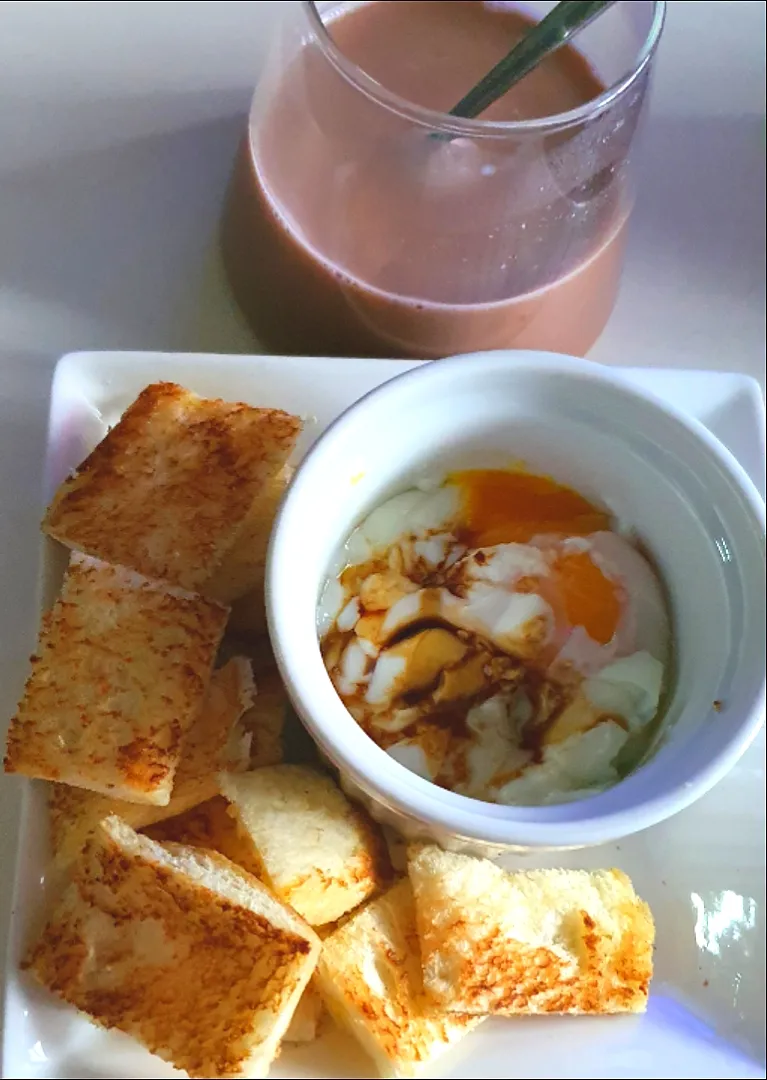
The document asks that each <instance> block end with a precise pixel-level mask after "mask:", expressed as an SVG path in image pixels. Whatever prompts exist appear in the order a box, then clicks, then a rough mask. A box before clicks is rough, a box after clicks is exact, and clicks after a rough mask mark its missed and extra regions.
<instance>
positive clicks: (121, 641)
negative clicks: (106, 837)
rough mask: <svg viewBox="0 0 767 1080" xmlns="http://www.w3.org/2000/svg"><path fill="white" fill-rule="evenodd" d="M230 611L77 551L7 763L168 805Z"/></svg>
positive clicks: (14, 724) (13, 730)
mask: <svg viewBox="0 0 767 1080" xmlns="http://www.w3.org/2000/svg"><path fill="white" fill-rule="evenodd" d="M226 615H227V611H226V608H224V607H222V606H221V605H219V604H217V603H215V602H214V601H211V600H206V599H203V598H202V597H201V596H198V595H196V594H194V593H189V592H185V591H184V590H182V589H179V588H176V587H174V586H170V585H168V584H166V583H161V582H157V581H151V580H149V579H148V578H145V577H142V576H141V575H140V574H137V573H135V572H134V571H132V570H127V569H125V568H124V567H121V566H111V565H109V564H108V563H103V562H99V561H98V560H96V559H91V558H89V557H88V556H85V555H80V554H78V553H77V552H75V553H73V555H72V557H71V559H70V563H69V569H68V570H67V574H66V576H65V578H64V584H63V587H62V591H61V595H60V597H59V599H58V600H57V601H56V603H55V604H54V606H53V608H52V610H51V611H50V612H49V613H48V614H47V615H45V616H44V618H43V623H42V629H41V633H40V639H39V642H38V649H37V655H36V656H34V657H33V658H32V665H33V666H32V674H31V675H30V677H29V679H28V681H27V686H26V690H25V693H24V697H23V698H22V701H21V703H20V705H19V709H18V713H17V715H16V716H15V717H14V719H13V720H12V721H11V726H10V729H9V732H8V745H7V753H6V758H5V768H6V770H7V771H8V772H16V773H23V774H24V775H26V776H33V777H37V778H39V779H42V780H55V781H61V782H62V783H66V784H71V785H73V786H75V787H83V788H87V789H89V790H91V791H98V792H100V793H101V794H103V795H110V796H113V797H115V798H120V799H125V800H127V801H128V802H138V803H151V804H154V805H157V806H167V805H168V803H169V802H170V797H171V791H172V788H173V781H174V777H175V773H176V769H177V767H178V763H179V759H180V756H181V751H182V746H183V739H184V736H185V735H186V733H187V731H188V730H189V728H190V727H191V725H192V723H193V722H194V720H195V718H196V716H197V715H198V713H199V711H200V709H201V707H202V704H203V701H204V697H205V694H206V692H207V689H208V685H209V682H210V676H211V669H212V667H213V661H214V659H215V655H216V650H217V649H218V645H219V642H220V640H221V637H222V634H223V632H224V627H225V624H226Z"/></svg>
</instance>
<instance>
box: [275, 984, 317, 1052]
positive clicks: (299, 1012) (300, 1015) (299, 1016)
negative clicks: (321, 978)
mask: <svg viewBox="0 0 767 1080" xmlns="http://www.w3.org/2000/svg"><path fill="white" fill-rule="evenodd" d="M324 1012H325V1005H324V1003H323V1000H322V995H321V994H320V992H319V990H318V989H317V988H316V986H315V984H314V980H312V981H311V982H310V983H309V985H308V986H307V988H306V990H304V996H303V997H302V998H301V1000H300V1001H299V1003H298V1007H297V1008H296V1011H295V1012H294V1013H293V1019H292V1020H291V1021H290V1027H289V1028H288V1030H287V1031H286V1032H285V1038H284V1039H283V1042H286V1043H296V1044H298V1043H310V1042H314V1040H315V1039H316V1038H317V1035H318V1033H319V1029H320V1023H321V1021H322V1015H323V1013H324Z"/></svg>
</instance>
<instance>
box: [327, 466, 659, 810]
mask: <svg viewBox="0 0 767 1080" xmlns="http://www.w3.org/2000/svg"><path fill="white" fill-rule="evenodd" d="M612 525H613V521H612V518H611V515H610V514H609V512H608V511H607V510H605V509H603V508H600V507H598V506H595V505H593V504H592V503H590V502H589V501H588V500H587V499H586V498H585V497H584V496H582V495H580V494H579V493H578V492H576V491H573V490H572V489H570V488H567V487H564V486H563V485H561V484H559V483H557V482H556V481H554V480H552V479H550V478H548V477H543V476H534V475H531V474H528V473H524V472H519V471H516V472H515V471H506V470H498V469H478V470H467V471H464V472H456V473H453V474H451V475H450V476H449V477H447V479H446V480H445V481H444V482H443V483H442V484H439V485H435V484H433V483H428V484H427V483H425V484H423V485H421V486H419V487H415V488H413V489H411V490H409V491H405V492H403V493H401V494H399V495H396V496H394V497H393V498H391V499H389V500H387V501H386V502H384V503H382V504H381V505H380V506H379V507H377V508H376V509H375V510H374V511H373V512H372V513H371V514H370V515H369V516H368V517H367V518H366V519H365V520H364V521H363V522H362V523H361V525H360V526H359V527H358V528H357V529H356V530H355V531H354V533H353V534H352V535H351V536H350V538H349V540H348V542H347V544H346V545H345V547H344V549H343V551H342V552H341V555H340V558H339V561H338V566H337V569H338V573H337V574H332V575H331V577H330V580H329V582H328V585H327V588H326V590H325V593H324V595H323V597H322V600H321V603H320V608H319V613H318V623H319V629H320V636H321V637H323V641H324V646H325V648H324V655H325V657H326V663H327V665H328V670H329V671H330V672H331V677H332V678H333V681H334V683H335V685H336V688H337V689H338V691H339V693H340V694H341V696H342V698H344V700H345V701H346V702H347V705H348V707H349V708H350V710H351V711H352V712H353V714H354V716H355V718H357V720H358V722H359V723H361V724H362V725H363V727H364V728H365V730H367V731H368V733H369V734H370V735H371V736H372V737H373V738H374V739H376V741H378V742H379V745H382V746H383V747H384V748H385V749H386V750H387V751H388V752H389V753H390V754H391V756H392V757H394V758H395V759H397V760H398V761H400V763H401V764H403V765H406V766H407V767H408V768H409V769H411V771H413V772H415V773H417V774H418V775H420V776H423V777H427V778H430V779H432V780H434V782H436V783H439V784H442V785H443V786H448V787H452V788H453V790H456V791H460V792H462V793H464V794H468V795H471V796H473V797H476V798H489V799H492V800H494V801H498V802H509V803H511V802H517V803H542V802H550V801H558V800H560V799H564V798H571V797H577V796H578V793H580V794H585V793H587V792H588V791H591V790H598V789H600V788H601V787H604V786H609V785H610V784H612V783H615V782H616V781H617V779H618V778H619V776H618V772H617V771H616V768H615V764H614V763H615V759H616V757H617V756H618V755H619V754H621V756H622V758H623V757H625V755H624V754H623V749H624V746H625V745H626V743H628V742H629V741H630V740H631V739H633V738H634V737H636V736H637V735H638V734H640V733H641V732H642V731H643V730H644V729H645V728H646V727H647V725H649V724H650V723H651V722H652V721H653V720H654V718H655V717H656V716H657V714H658V710H659V706H660V700H661V696H662V691H663V686H664V679H665V676H666V668H667V665H668V662H669V653H670V626H669V618H668V611H667V605H666V601H665V596H664V592H663V588H662V585H661V582H660V580H659V577H658V575H657V573H656V572H655V570H654V568H653V567H652V565H651V563H650V562H649V561H648V559H647V558H646V557H645V555H644V554H643V553H642V552H641V551H640V550H639V549H638V548H637V547H636V546H635V545H634V544H633V543H632V542H631V541H630V540H629V539H628V538H627V537H626V536H624V535H621V534H620V533H619V532H616V531H611V526H612ZM334 635H335V637H334ZM427 733H428V738H427Z"/></svg>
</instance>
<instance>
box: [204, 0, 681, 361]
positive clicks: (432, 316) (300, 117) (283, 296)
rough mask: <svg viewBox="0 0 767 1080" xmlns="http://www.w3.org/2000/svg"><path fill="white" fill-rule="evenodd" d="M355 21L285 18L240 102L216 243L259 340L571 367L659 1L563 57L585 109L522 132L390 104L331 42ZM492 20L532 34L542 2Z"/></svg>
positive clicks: (625, 201) (604, 306)
mask: <svg viewBox="0 0 767 1080" xmlns="http://www.w3.org/2000/svg"><path fill="white" fill-rule="evenodd" d="M379 2H396V0H379ZM357 6H359V5H355V4H349V3H343V4H339V3H317V4H314V3H296V4H291V5H286V9H287V10H286V16H285V18H284V20H283V24H282V28H281V31H280V33H279V36H278V38H277V41H276V43H275V45H274V47H273V50H272V53H271V56H270V59H269V61H268V63H267V66H266V69H265V72H264V75H263V78H262V79H261V81H260V84H259V86H258V88H257V90H256V93H255V97H254V100H253V106H252V110H251V113H250V118H249V125H248V131H247V134H246V137H245V139H244V141H243V145H242V148H241V152H240V155H239V158H238V162H237V166H236V170H235V175H234V177H233V180H232V184H231V188H230V193H229V197H228V203H227V207H226V212H225V216H224V225H223V243H224V255H225V260H226V264H227V269H228V273H229V277H230V281H231V284H232V287H233V290H234V293H235V296H236V299H237V301H238V303H239V305H240V307H241V308H242V310H243V312H244V313H245V315H246V317H247V319H248V320H249V322H250V323H251V325H252V327H253V329H254V330H255V332H256V334H257V336H258V338H259V340H260V341H261V343H262V344H263V345H264V346H265V347H267V348H269V349H270V350H272V351H275V352H286V353H304V354H321V355H348V356H413V357H424V358H434V357H440V356H446V355H450V354H454V353H460V352H471V351H475V350H482V349H492V348H525V349H527V348H536V349H549V350H553V351H557V352H566V353H571V354H575V355H583V354H584V353H586V352H587V351H588V349H589V348H590V347H591V346H592V344H593V343H594V342H595V341H596V339H597V338H598V336H599V334H600V333H601V332H602V330H603V328H604V325H605V323H606V322H607V319H608V318H609V315H610V313H611V311H612V308H613V305H614V303H615V298H616V295H617V291H618V286H619V281H620V273H621V268H622V264H623V258H624V250H625V239H626V232H627V222H628V218H629V215H630V212H631V208H632V205H633V201H634V187H633V173H634V170H633V164H634V156H635V150H636V136H637V130H638V127H639V124H640V120H641V118H642V115H643V113H644V105H645V101H646V96H647V88H648V85H649V81H650V77H651V69H652V61H653V57H654V55H655V50H656V47H657V44H658V40H659V38H660V35H661V31H662V27H663V22H664V17H665V3H662V2H660V3H659V2H647V3H645V2H642V0H627V2H622V3H617V4H615V5H614V6H613V7H612V8H611V9H609V10H608V11H607V12H606V13H604V14H603V15H602V16H601V17H600V18H598V19H597V20H596V21H595V22H594V23H592V25H591V26H590V27H588V28H587V29H586V30H585V31H584V32H583V33H582V34H580V35H578V37H577V38H576V39H575V43H574V44H575V48H576V49H577V50H578V52H579V53H581V54H582V56H583V57H585V59H586V60H587V61H588V64H589V65H590V67H591V69H592V71H593V72H594V73H595V74H596V76H597V77H598V79H599V83H600V84H601V88H602V89H601V92H598V93H597V96H595V97H593V98H592V99H591V100H588V101H586V103H585V104H581V105H580V106H577V107H575V108H573V109H571V110H570V111H568V112H564V113H559V114H557V115H553V116H548V115H544V116H541V117H539V118H537V119H532V120H521V121H498V120H495V119H493V118H492V117H491V116H490V115H488V116H487V117H483V118H480V119H475V120H457V119H454V118H452V117H450V116H448V115H447V114H446V113H442V112H437V111H434V110H431V109H428V108H425V107H421V106H417V105H414V104H411V103H410V102H408V101H407V100H406V99H405V98H404V97H401V96H398V95H396V94H395V93H393V92H391V91H390V90H387V89H386V87H385V86H384V85H382V84H381V83H379V82H377V81H376V80H375V79H374V78H373V77H371V76H370V75H369V74H367V73H366V72H365V71H363V70H362V69H361V68H360V67H358V66H356V65H355V64H354V63H352V61H351V60H349V58H348V57H347V56H345V55H344V52H343V51H342V49H341V48H340V47H339V45H338V44H337V42H336V41H334V38H333V33H334V27H333V20H334V19H335V18H337V17H338V16H339V13H340V14H341V17H343V13H344V12H348V11H349V9H350V8H354V7H357ZM508 6H510V7H512V8H520V9H522V11H523V12H524V13H526V14H528V15H532V16H534V17H535V18H541V17H542V16H543V15H544V14H545V13H546V12H547V11H548V10H549V9H550V8H551V7H552V6H553V5H552V4H550V3H533V4H515V5H508ZM404 7H405V6H404V5H403V8H404ZM403 29H406V28H404V27H403ZM597 89H598V90H599V87H598V88H597ZM458 96H460V95H458Z"/></svg>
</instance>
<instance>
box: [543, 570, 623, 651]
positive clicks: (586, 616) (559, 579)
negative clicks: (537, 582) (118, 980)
mask: <svg viewBox="0 0 767 1080" xmlns="http://www.w3.org/2000/svg"><path fill="white" fill-rule="evenodd" d="M552 573H553V575H554V581H555V583H556V584H555V587H556V590H557V593H558V596H559V598H560V601H561V603H562V605H563V608H564V617H565V620H566V621H567V623H568V624H569V625H570V626H582V627H583V629H584V630H585V631H586V633H587V634H588V635H589V637H590V638H591V639H592V641H596V642H597V643H598V644H599V645H606V644H607V643H608V642H609V641H611V640H612V638H613V637H614V635H615V633H616V631H617V629H618V623H619V621H620V617H621V607H622V605H621V600H620V595H619V591H618V588H617V587H616V585H615V584H614V583H613V582H612V581H610V579H609V578H608V577H606V576H605V574H603V573H602V571H601V570H600V569H599V567H598V566H596V564H595V563H594V562H593V561H592V559H591V556H590V555H589V554H588V553H587V552H578V553H576V554H568V555H561V556H560V557H559V558H558V559H557V560H556V562H555V563H554V566H553V568H552Z"/></svg>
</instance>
